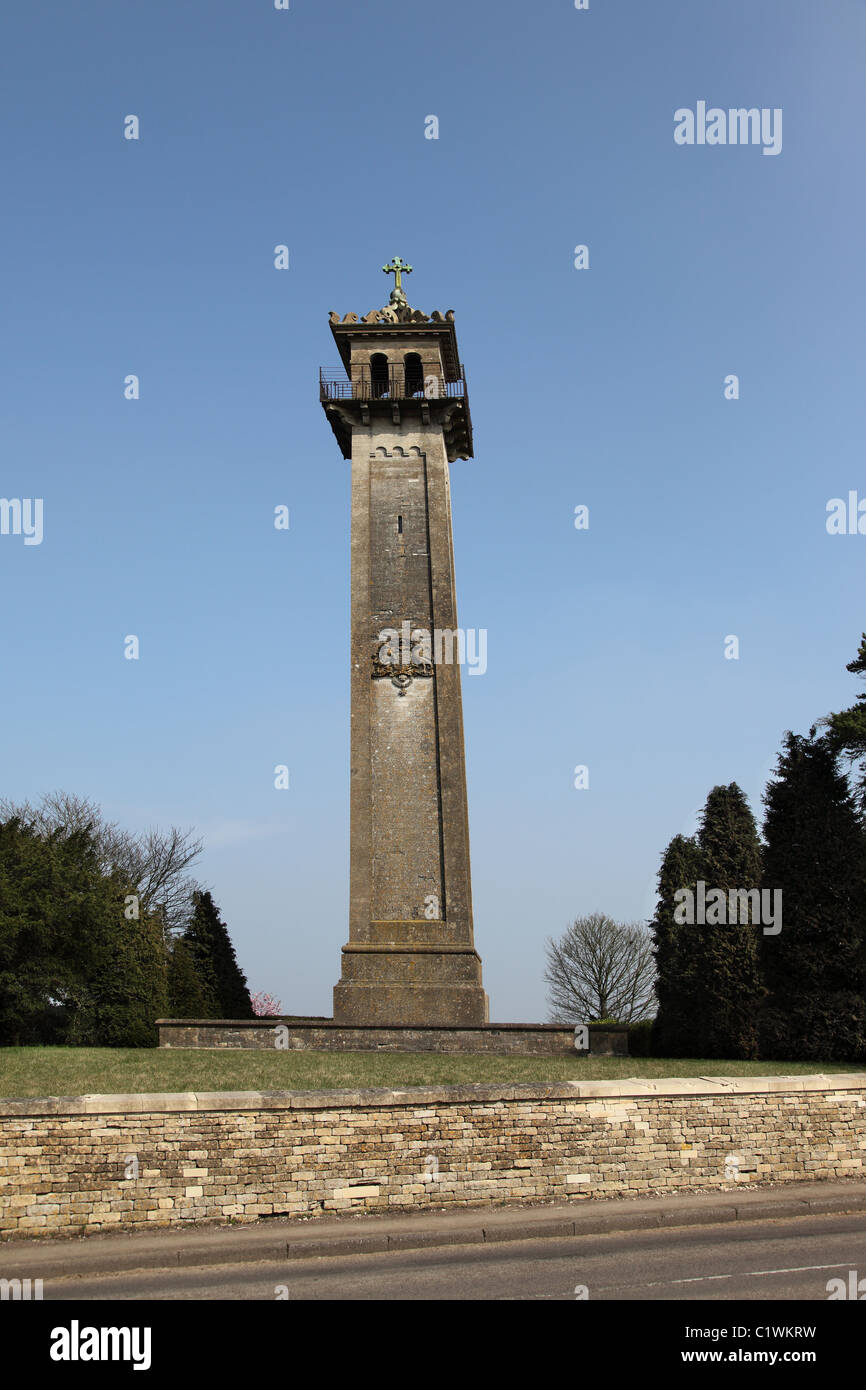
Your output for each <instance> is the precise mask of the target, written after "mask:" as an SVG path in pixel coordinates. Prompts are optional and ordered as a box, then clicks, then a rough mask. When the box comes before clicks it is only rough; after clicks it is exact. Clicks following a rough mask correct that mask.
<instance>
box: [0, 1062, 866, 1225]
mask: <svg viewBox="0 0 866 1390" xmlns="http://www.w3.org/2000/svg"><path fill="white" fill-rule="evenodd" d="M864 1166H866V1074H859V1075H851V1074H848V1075H845V1074H840V1075H838V1076H805V1077H804V1076H799V1077H766V1078H757V1079H754V1080H752V1079H749V1080H741V1079H737V1080H730V1081H725V1080H671V1081H586V1082H561V1083H557V1084H555V1085H549V1086H537V1085H536V1086H453V1087H435V1088H417V1089H407V1090H404V1091H392V1090H371V1091H325V1092H290V1091H281V1092H272V1093H265V1094H258V1093H252V1092H242V1093H237V1094H228V1093H214V1094H200V1095H195V1094H185V1093H177V1094H167V1095H128V1096H79V1097H74V1098H61V1099H57V1098H49V1099H43V1100H6V1101H0V1213H2V1216H0V1230H2V1232H3V1233H4V1234H5V1235H10V1234H18V1235H30V1234H37V1233H38V1234H44V1233H49V1232H58V1231H73V1230H77V1231H91V1230H98V1229H100V1228H105V1227H112V1226H113V1227H119V1226H129V1227H139V1228H141V1227H144V1228H147V1227H150V1226H159V1225H170V1224H182V1223H183V1222H185V1221H205V1220H211V1221H225V1220H228V1219H229V1218H232V1219H235V1220H239V1221H251V1220H254V1219H256V1218H257V1217H259V1216H270V1215H273V1214H285V1215H288V1216H320V1215H323V1214H327V1213H332V1212H345V1211H352V1210H356V1209H357V1210H364V1211H395V1210H401V1209H411V1210H416V1209H418V1208H423V1207H429V1206H435V1207H443V1206H444V1207H448V1206H465V1205H471V1204H493V1203H501V1202H514V1201H526V1202H544V1201H563V1200H567V1199H569V1198H580V1197H596V1196H597V1197H602V1196H604V1197H609V1196H616V1195H618V1194H649V1193H676V1192H683V1191H688V1190H689V1189H707V1188H711V1189H712V1188H718V1189H730V1188H731V1187H733V1186H735V1185H736V1184H737V1183H743V1182H762V1181H763V1182H769V1181H772V1182H779V1181H791V1182H796V1181H797V1180H798V1179H800V1180H803V1179H808V1180H814V1179H817V1178H839V1177H860V1176H862V1175H863V1172H864Z"/></svg>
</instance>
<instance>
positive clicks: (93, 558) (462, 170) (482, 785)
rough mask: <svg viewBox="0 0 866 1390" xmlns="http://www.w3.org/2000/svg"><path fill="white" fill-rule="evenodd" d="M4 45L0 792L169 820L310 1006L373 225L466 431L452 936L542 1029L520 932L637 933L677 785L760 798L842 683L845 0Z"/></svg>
mask: <svg viewBox="0 0 866 1390" xmlns="http://www.w3.org/2000/svg"><path fill="white" fill-rule="evenodd" d="M0 63H2V82H0V104H2V128H3V165H4V176H3V205H2V214H0V215H2V258H0V274H2V281H3V284H2V302H3V323H4V333H3V363H2V378H3V390H2V425H3V452H2V464H0V495H2V496H5V497H7V498H20V499H26V498H37V497H39V498H43V499H44V522H43V526H44V536H43V540H42V543H41V544H40V545H25V544H24V537H23V536H21V535H13V534H9V535H0V581H2V595H3V622H2V657H3V660H2V672H3V675H2V685H0V702H2V721H3V725H2V727H3V756H2V775H0V790H2V792H3V794H5V795H7V796H11V797H13V798H16V799H21V798H24V797H29V798H35V797H38V796H39V795H40V794H41V793H42V792H44V791H47V790H50V789H54V788H63V789H65V790H67V791H73V792H77V793H80V794H82V795H87V796H90V797H93V798H94V799H96V800H97V801H99V802H100V803H101V804H102V806H103V807H104V809H105V812H106V814H107V815H108V816H109V817H110V818H112V819H117V820H119V821H121V822H123V823H124V824H126V825H128V826H130V827H132V828H143V827H146V826H147V825H150V824H159V825H164V826H167V825H170V824H172V823H174V824H179V825H183V826H187V825H193V826H195V827H197V829H198V830H199V831H200V833H201V834H202V835H203V836H204V838H205V843H206V853H205V855H204V857H203V859H202V861H201V864H200V868H199V873H200V876H201V878H202V879H203V880H204V881H205V882H206V883H207V885H208V886H209V887H210V888H211V889H212V891H213V893H214V896H215V898H216V900H217V902H218V904H219V905H220V907H221V909H222V911H223V914H224V916H225V918H226V920H227V922H228V924H229V927H230V930H231V933H232V937H233V939H234V941H235V944H236V947H237V950H238V955H239V958H240V961H241V964H242V966H243V967H244V969H245V970H246V971H247V974H248V976H249V980H250V984H251V986H252V987H253V988H259V989H268V990H270V991H271V992H272V993H274V994H276V995H277V996H279V997H280V998H281V999H282V1003H283V1007H284V1009H285V1010H287V1011H291V1012H297V1013H330V1011H331V988H332V986H333V984H334V983H335V981H336V979H337V978H338V975H339V967H340V947H341V946H342V945H343V943H344V942H345V941H346V939H347V930H348V928H347V921H348V835H349V825H348V805H349V772H348V730H349V662H348V651H349V472H348V468H349V466H348V464H347V463H346V462H345V461H344V460H343V459H342V458H341V457H340V455H339V451H338V449H337V446H336V443H335V441H334V438H333V436H332V434H331V430H330V428H329V427H328V425H327V423H326V420H325V418H324V415H323V413H322V410H321V407H320V405H319V402H318V390H317V373H318V368H319V366H320V365H325V366H328V367H337V366H339V360H338V357H337V354H336V351H335V348H334V345H333V342H332V339H331V335H330V332H329V329H328V311H329V310H330V309H335V310H337V311H338V312H339V313H340V314H341V315H342V314H344V313H347V312H349V311H353V312H356V313H358V314H359V315H360V314H363V313H366V312H367V311H368V310H370V309H373V308H377V307H379V306H380V305H382V304H383V303H385V302H386V300H387V292H388V285H389V283H390V282H389V280H387V279H386V277H385V276H384V275H383V274H382V271H381V266H382V265H383V264H384V262H385V260H386V259H388V258H390V257H391V256H392V255H394V254H399V255H401V256H402V257H403V258H404V259H406V260H408V261H410V262H411V264H412V265H413V266H414V267H415V269H414V272H413V274H412V275H411V276H410V277H409V278H408V280H407V282H406V289H407V293H408V297H409V301H410V303H411V304H412V305H413V306H415V307H418V308H422V309H424V310H426V311H428V312H429V311H430V310H432V309H437V308H438V309H441V310H442V311H444V310H446V309H450V308H453V309H454V311H455V315H456V327H457V333H458V339H459V343H460V350H461V355H462V357H463V360H464V361H465V363H466V369H467V375H468V381H469V390H470V400H471V407H472V417H473V423H474V427H475V452H476V457H475V459H474V460H471V461H467V462H460V463H457V464H455V465H454V467H453V469H452V481H453V507H454V532H455V547H456V570H457V584H458V603H459V615H460V621H461V625H462V626H463V627H474V628H485V629H486V630H487V633H488V639H487V640H488V669H487V672H486V673H485V674H484V675H483V676H464V681H463V689H464V712H465V726H466V744H467V775H468V790H469V813H470V829H471V842H472V864H473V891H474V905H475V928H476V942H477V945H478V948H479V950H480V952H481V955H482V959H483V962H484V981H485V985H486V987H487V989H488V991H489V994H490V1000H491V1017H492V1018H493V1019H495V1020H498V1021H509V1020H515V1021H516V1020H526V1021H531V1020H537V1019H543V1018H544V1017H546V1012H547V1011H546V1002H545V988H544V984H543V980H542V973H543V968H544V942H545V939H546V938H547V937H548V936H549V935H551V934H558V933H559V932H561V931H562V930H563V929H564V927H565V926H566V925H567V923H568V922H569V921H570V920H571V919H572V918H573V917H575V916H576V915H578V914H581V913H585V912H589V911H593V910H598V911H605V912H608V913H610V914H612V915H614V916H617V917H620V918H622V919H626V920H635V919H641V918H646V917H648V916H649V915H650V913H651V911H652V906H653V901H654V896H655V892H654V890H655V874H656V871H657V867H658V862H659V857H660V855H661V853H662V851H663V849H664V847H665V845H666V844H667V842H668V840H669V839H670V838H671V836H672V835H674V834H675V833H676V832H677V831H680V830H685V831H691V829H692V828H693V826H694V817H695V812H696V810H697V809H698V808H699V807H700V806H701V805H702V803H703V801H704V800H705V798H706V795H707V792H708V791H709V789H710V788H711V787H712V786H713V785H714V784H715V783H719V782H725V783H727V782H730V781H737V782H739V783H740V784H741V786H742V787H743V788H744V790H745V791H746V792H747V794H748V796H749V797H750V799H751V802H752V805H753V808H754V809H755V810H756V811H758V812H759V811H760V795H761V791H762V787H763V785H764V782H765V779H766V775H767V773H768V771H769V770H770V768H771V767H772V765H773V762H774V760H775V755H776V751H777V749H778V747H779V743H780V739H781V736H782V734H783V732H784V730H785V729H787V728H792V729H795V730H797V731H805V730H806V729H807V728H808V726H809V724H810V723H811V722H812V721H813V720H814V719H816V718H817V717H819V716H821V715H822V714H825V713H826V712H827V711H828V710H830V709H833V708H840V707H842V706H843V705H845V704H848V703H850V702H851V701H852V699H853V696H854V693H855V690H856V688H857V687H856V683H855V681H854V679H853V678H852V677H851V676H849V675H848V674H847V673H846V672H845V669H844V667H845V663H846V662H847V661H850V660H851V659H852V658H853V656H854V654H855V652H856V649H857V645H858V642H859V636H860V633H861V631H862V629H863V628H864V627H866V594H864V564H866V535H862V536H861V535H844V536H840V535H837V536H831V535H828V533H827V530H826V525H825V521H826V506H827V502H828V501H829V499H831V498H833V497H845V498H847V495H848V493H849V491H851V490H858V489H859V496H860V497H862V498H866V468H864V462H863V457H864V450H863V442H864V425H866V419H864V415H866V393H864V389H863V365H864V343H863V324H864V272H863V256H864V253H863V229H864V225H866V195H864V178H863V140H864V130H866V83H864V78H863V74H864V70H866V5H864V3H863V0H821V3H820V4H818V3H815V0H762V3H760V4H756V3H755V0H728V3H726V4H724V5H719V4H715V3H710V0H658V2H657V3H654V0H590V7H589V9H588V10H586V11H578V10H576V9H575V8H574V4H573V3H572V0H556V2H555V3H554V0H532V3H522V4H518V3H516V0H502V3H497V4H493V3H491V0H484V2H483V3H482V0H439V3H438V4H437V5H436V6H435V7H433V8H432V9H431V8H430V7H428V6H423V5H407V4H397V3H396V2H395V0H367V3H365V4H363V5H362V4H350V3H346V0H332V3H329V4H323V3H321V2H320V3H314V0H291V8H290V9H289V10H287V11H278V10H276V9H275V8H274V6H273V3H272V0H233V2H232V3H230V0H148V3H146V4H139V5H128V4H118V3H117V0H110V2H109V0H85V3H84V4H81V5H69V4H60V3H46V4H38V5H29V6H28V5H16V6H14V7H12V8H7V12H6V14H5V17H4V20H3V44H2V57H0ZM704 101H705V102H706V103H707V106H708V107H714V106H715V107H719V108H722V109H723V110H727V109H729V108H735V107H757V108H767V109H768V111H773V110H775V109H776V108H781V110H782V112H783V125H782V132H783V138H782V148H781V151H780V152H779V153H778V154H776V155H769V156H768V155H764V154H763V152H762V147H761V146H755V145H724V146H722V145H708V144H704V145H698V144H694V145H691V146H688V145H678V144H677V143H675V141H674V129H675V122H674V112H675V111H676V110H678V109H680V108H691V109H692V110H696V109H697V103H698V102H704ZM128 115H137V116H138V117H139V120H140V138H139V139H138V140H137V141H136V140H126V139H124V119H125V117H126V116H128ZM430 115H435V116H437V118H438V121H439V138H438V139H437V140H432V139H427V138H425V118H427V117H428V116H430ZM427 128H428V129H429V123H427ZM280 244H285V245H287V246H288V247H289V255H290V265H289V269H288V270H277V269H275V268H274V248H275V246H277V245H280ZM578 244H585V245H587V246H588V247H589V257H590V264H589V268H588V269H585V270H576V269H575V268H574V248H575V246H576V245H578ZM131 373H134V374H136V375H138V376H139V378H140V383H141V385H140V399H139V400H126V399H125V398H124V379H125V378H126V377H127V375H128V374H131ZM729 374H736V375H737V376H738V377H739V383H740V386H739V390H740V395H739V399H738V400H727V399H725V395H724V382H725V378H726V376H728V375H729ZM279 504H285V505H287V506H288V507H289V508H290V515H291V525H290V529H289V530H288V531H277V530H275V529H274V526H273V509H274V507H275V506H277V505H279ZM581 504H583V505H586V506H588V507H589V509H590V513H589V515H590V525H589V529H588V530H585V531H578V530H576V529H575V527H574V509H575V507H576V506H578V505H581ZM129 634H135V635H136V636H137V637H138V638H139V641H140V659H139V660H137V661H130V660H126V659H125V657H124V638H125V637H126V636H127V635H129ZM728 635H736V636H737V637H738V638H739V643H740V655H739V659H738V660H726V659H725V655H724V648H725V638H726V637H727V636H728ZM280 763H285V764H286V765H288V767H289V769H290V787H289V789H288V790H276V789H275V788H274V775H273V770H274V767H275V765H277V764H280ZM577 764H585V765H586V766H587V767H588V768H589V788H588V789H587V790H576V789H575V788H574V786H573V772H574V768H575V766H576V765H577Z"/></svg>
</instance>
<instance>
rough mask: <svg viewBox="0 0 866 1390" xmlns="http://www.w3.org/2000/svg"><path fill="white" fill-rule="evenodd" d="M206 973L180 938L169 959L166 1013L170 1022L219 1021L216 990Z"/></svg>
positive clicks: (209, 974)
mask: <svg viewBox="0 0 866 1390" xmlns="http://www.w3.org/2000/svg"><path fill="white" fill-rule="evenodd" d="M207 976H208V977H209V978H205V972H204V971H203V970H200V969H199V967H198V966H197V964H196V959H195V956H194V955H193V952H192V951H191V950H190V947H189V945H188V944H187V942H186V941H184V939H183V937H179V938H178V939H177V940H176V941H175V942H173V943H172V947H171V951H170V953H169V958H168V1013H169V1017H170V1018H219V1017H220V1010H219V1008H218V1007H217V1003H216V988H215V982H214V981H213V976H212V972H211V971H210V968H209V967H208V969H207Z"/></svg>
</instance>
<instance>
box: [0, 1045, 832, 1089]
mask: <svg viewBox="0 0 866 1390" xmlns="http://www.w3.org/2000/svg"><path fill="white" fill-rule="evenodd" d="M857 1070H858V1068H857V1067H856V1066H854V1065H851V1066H846V1065H844V1064H841V1063H834V1062H719V1061H713V1062H708V1061H701V1060H694V1061H693V1060H691V1059H688V1060H684V1059H682V1058H676V1059H671V1060H666V1059H665V1058H659V1057H578V1056H574V1057H454V1056H442V1055H437V1054H435V1053H424V1054H421V1055H413V1054H411V1053H405V1052H404V1053H387V1054H383V1053H381V1052H376V1053H372V1052H276V1051H273V1052H271V1051H267V1052H254V1051H244V1050H242V1049H239V1048H238V1049H226V1050H222V1049H214V1050H209V1051H202V1052H194V1051H185V1050H174V1049H159V1048H140V1049H137V1048H96V1047H81V1048H73V1047H5V1048H0V1096H5V1097H12V1096H78V1095H84V1094H87V1093H90V1094H92V1093H94V1092H101V1093H102V1094H106V1093H107V1094H112V1093H117V1092H122V1091H279V1090H285V1091H322V1090H331V1089H334V1088H339V1087H350V1086H426V1085H457V1084H459V1083H461V1082H473V1081H475V1082H493V1081H530V1082H545V1081H575V1080H581V1079H583V1080H598V1079H610V1080H614V1079H616V1078H618V1077H637V1076H640V1077H652V1076H793V1075H796V1074H803V1073H806V1074H808V1073H810V1072H856V1071H857Z"/></svg>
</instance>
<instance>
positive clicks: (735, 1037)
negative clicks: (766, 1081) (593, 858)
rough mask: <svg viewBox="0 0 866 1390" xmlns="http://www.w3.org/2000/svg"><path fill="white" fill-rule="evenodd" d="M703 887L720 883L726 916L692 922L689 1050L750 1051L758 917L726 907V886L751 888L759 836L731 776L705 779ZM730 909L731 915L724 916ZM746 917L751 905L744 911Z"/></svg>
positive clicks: (754, 1046) (756, 884) (758, 992)
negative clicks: (708, 783) (692, 1041)
mask: <svg viewBox="0 0 866 1390" xmlns="http://www.w3.org/2000/svg"><path fill="white" fill-rule="evenodd" d="M697 842H698V847H699V849H700V852H701V869H702V873H701V877H702V878H703V880H704V882H705V884H706V893H707V894H708V895H709V893H710V892H711V890H712V889H721V890H722V892H723V893H724V895H725V908H724V910H723V912H722V913H721V914H720V915H722V916H723V918H726V919H727V920H723V921H720V922H718V923H715V922H713V921H712V920H711V919H712V916H713V915H715V914H713V913H712V912H711V910H710V907H709V906H708V908H707V914H706V915H707V918H708V920H707V922H706V923H705V924H703V925H698V924H696V925H695V927H694V928H693V931H694V933H695V970H694V988H693V994H692V1012H693V1018H694V1022H695V1031H696V1034H697V1047H696V1051H697V1054H698V1055H699V1056H702V1057H737V1058H754V1057H757V1055H758V1034H757V1013H758V1006H759V1004H760V1001H761V999H762V996H763V988H762V985H761V977H760V966H759V959H758V936H759V934H760V931H761V927H760V925H759V924H756V923H754V922H753V921H751V920H749V921H747V922H740V920H739V916H740V914H739V912H737V913H736V914H734V913H733V912H731V911H730V898H729V894H730V891H731V890H732V889H734V890H740V889H745V890H747V891H751V890H752V889H759V888H760V886H761V881H762V863H761V843H760V840H759V839H758V831H757V827H756V825H755V819H754V816H753V815H752V812H751V810H750V809H749V804H748V802H747V800H746V798H745V796H744V795H743V792H742V791H741V790H740V788H739V787H738V786H737V784H736V782H731V783H730V784H729V785H728V786H727V787H722V786H719V787H713V789H712V791H711V792H710V794H709V796H708V797H707V801H706V805H705V807H704V811H703V815H702V818H701V824H700V828H699V830H698V834H697ZM734 915H736V916H737V920H736V921H732V920H731V918H732V917H733V916H734ZM746 915H748V916H749V917H750V918H751V909H750V910H749V913H748V914H746Z"/></svg>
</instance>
